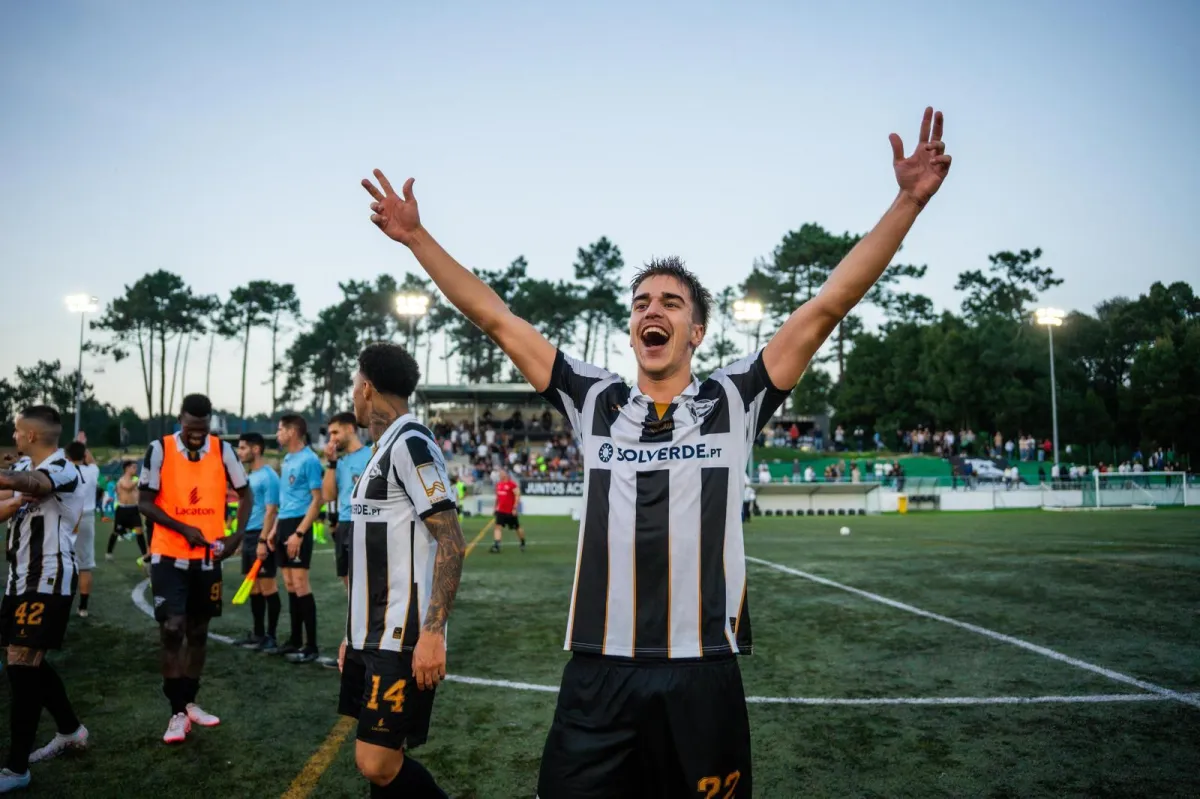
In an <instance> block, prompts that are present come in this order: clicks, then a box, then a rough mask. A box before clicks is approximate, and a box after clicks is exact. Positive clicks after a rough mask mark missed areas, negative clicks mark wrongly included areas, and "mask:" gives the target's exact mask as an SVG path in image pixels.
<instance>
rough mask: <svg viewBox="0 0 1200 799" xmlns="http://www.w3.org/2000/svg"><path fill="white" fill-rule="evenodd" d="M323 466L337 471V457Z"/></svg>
mask: <svg viewBox="0 0 1200 799" xmlns="http://www.w3.org/2000/svg"><path fill="white" fill-rule="evenodd" d="M325 468H326V469H328V470H330V471H331V472H333V471H337V458H334V459H333V460H331V461H329V462H328V463H326V464H325Z"/></svg>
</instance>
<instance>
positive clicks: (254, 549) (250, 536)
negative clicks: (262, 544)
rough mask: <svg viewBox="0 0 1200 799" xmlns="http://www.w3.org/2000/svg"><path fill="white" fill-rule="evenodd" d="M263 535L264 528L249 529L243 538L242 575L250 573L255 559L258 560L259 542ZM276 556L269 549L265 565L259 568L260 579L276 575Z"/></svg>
mask: <svg viewBox="0 0 1200 799" xmlns="http://www.w3.org/2000/svg"><path fill="white" fill-rule="evenodd" d="M261 536H262V530H248V531H247V532H246V537H245V538H243V539H242V576H243V577H245V576H246V575H247V574H249V573H250V569H251V567H253V566H254V561H256V560H258V542H259V540H260V538H261ZM275 568H276V564H275V556H274V555H273V554H272V553H271V552H270V551H268V552H267V558H266V560H264V561H263V565H262V566H260V567H259V568H258V579H260V580H262V579H265V578H268V577H274V576H275Z"/></svg>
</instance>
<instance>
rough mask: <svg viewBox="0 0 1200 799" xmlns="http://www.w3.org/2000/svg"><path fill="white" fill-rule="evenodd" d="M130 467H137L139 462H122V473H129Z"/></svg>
mask: <svg viewBox="0 0 1200 799" xmlns="http://www.w3.org/2000/svg"><path fill="white" fill-rule="evenodd" d="M130 466H137V461H121V473H122V474H124V473H125V472H127V471H129V467H130Z"/></svg>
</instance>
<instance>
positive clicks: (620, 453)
mask: <svg viewBox="0 0 1200 799" xmlns="http://www.w3.org/2000/svg"><path fill="white" fill-rule="evenodd" d="M787 393H788V392H786V391H780V390H779V389H777V388H775V387H774V386H773V385H771V381H770V379H769V378H768V376H767V371H766V367H765V366H764V365H763V360H762V353H761V352H759V353H758V354H756V355H752V356H749V357H747V358H744V359H743V360H740V361H738V362H736V363H734V364H732V365H730V366H727V367H725V368H723V369H718V370H717V371H716V372H714V373H713V374H712V375H711V376H710V377H709V378H708V379H707V380H704V381H703V382H701V381H699V380H696V379H693V380H692V383H691V385H689V386H688V387H687V389H686V390H685V391H684V392H683V393H682V394H681V395H680V396H678V397H676V398H675V399H674V401H673V402H671V404H670V405H669V406H668V407H666V408H664V409H663V413H662V414H661V416H660V414H659V409H658V408H657V407H656V406H655V404H654V402H653V401H652V400H651V399H650V398H649V397H648V396H646V395H645V394H643V393H642V392H641V391H639V390H638V389H637V388H631V387H630V386H628V385H626V384H625V383H624V382H623V381H622V380H621V378H619V377H618V376H617V375H614V374H612V373H611V372H608V371H606V370H604V369H600V368H599V367H596V366H592V365H589V364H585V363H582V362H580V361H577V360H575V359H573V358H570V357H568V356H567V355H565V354H563V353H562V352H560V353H558V356H557V357H556V359H555V362H554V368H553V373H552V376H551V380H550V386H549V387H548V388H547V390H546V391H545V392H544V393H543V396H544V397H545V398H546V399H547V400H548V401H549V402H550V403H551V404H552V405H554V406H555V407H556V408H557V409H558V410H559V411H560V412H561V413H562V414H563V415H565V416H566V417H567V419H568V420H569V421H570V423H571V427H572V428H573V429H574V432H575V435H576V437H577V438H578V439H579V440H580V442H581V443H582V447H583V457H584V511H583V515H582V520H581V522H580V527H579V545H578V551H577V554H576V562H575V585H574V589H573V591H572V594H571V610H570V615H569V617H568V621H567V636H566V648H567V649H570V650H574V651H577V652H589V653H596V654H602V655H609V656H614V657H633V658H671V659H676V658H700V657H706V656H712V655H718V654H728V653H749V652H750V651H751V636H750V610H749V607H748V604H747V599H746V560H745V553H744V551H743V546H742V519H741V511H742V487H743V483H744V480H743V475H744V474H745V472H746V465H747V460H748V458H749V456H750V450H751V447H752V446H753V442H754V438H755V436H756V435H757V434H758V431H759V430H760V429H761V428H762V427H763V425H764V424H765V423H766V421H767V420H768V419H769V418H770V417H771V415H772V414H773V413H774V412H775V409H776V408H778V407H779V405H780V404H781V403H782V402H783V400H784V399H785V398H786V397H787Z"/></svg>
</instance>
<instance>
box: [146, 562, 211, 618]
mask: <svg viewBox="0 0 1200 799" xmlns="http://www.w3.org/2000/svg"><path fill="white" fill-rule="evenodd" d="M206 565H207V566H208V568H205V566H206ZM223 590H224V584H223V583H222V582H221V564H220V563H218V562H211V563H208V564H205V562H204V561H203V560H202V559H199V558H197V559H195V560H176V559H175V558H167V557H163V556H161V555H154V556H152V557H151V559H150V591H151V593H152V594H154V618H155V619H156V620H157V621H159V622H160V623H161V622H164V621H166V620H167V619H168V618H170V617H172V616H186V617H188V618H190V619H212V618H216V617H217V616H220V615H221V592H222V591H223Z"/></svg>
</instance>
